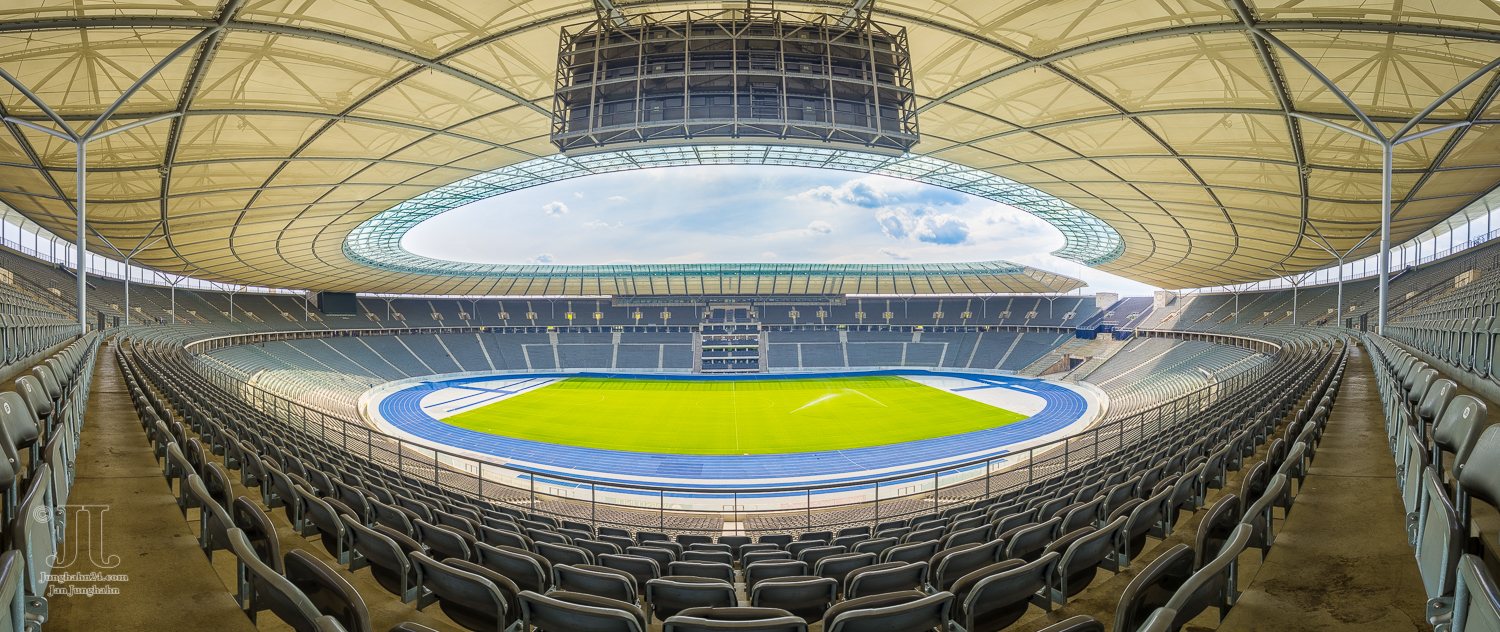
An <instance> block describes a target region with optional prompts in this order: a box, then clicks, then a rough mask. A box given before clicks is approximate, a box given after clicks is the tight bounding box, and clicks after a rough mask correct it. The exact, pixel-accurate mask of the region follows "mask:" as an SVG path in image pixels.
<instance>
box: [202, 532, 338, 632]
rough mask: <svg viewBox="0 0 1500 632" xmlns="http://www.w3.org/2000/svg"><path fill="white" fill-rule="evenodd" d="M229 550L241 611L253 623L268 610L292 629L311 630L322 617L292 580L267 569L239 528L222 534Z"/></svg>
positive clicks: (268, 567) (269, 568)
mask: <svg viewBox="0 0 1500 632" xmlns="http://www.w3.org/2000/svg"><path fill="white" fill-rule="evenodd" d="M225 539H226V540H228V546H227V547H226V548H228V549H229V550H230V551H231V552H232V553H234V556H235V558H236V559H237V560H238V561H237V567H238V569H239V570H238V572H237V573H236V576H237V577H239V580H238V581H239V586H238V587H237V588H236V593H237V595H238V601H239V604H240V608H241V609H242V610H244V612H245V615H246V616H248V617H250V622H251V623H252V624H253V623H255V619H256V614H257V613H259V612H260V611H262V610H270V611H271V612H272V614H275V615H276V616H277V618H279V619H281V620H282V621H285V622H286V623H287V625H290V626H292V627H293V628H295V629H301V630H312V629H314V623H313V622H314V621H315V620H317V619H318V618H319V617H321V616H323V613H321V612H319V611H318V608H317V606H315V605H313V602H312V601H311V600H309V599H308V598H307V595H304V594H302V590H301V589H299V588H297V586H296V585H294V584H293V583H292V582H291V580H288V579H287V578H285V577H283V576H281V574H280V573H277V572H276V571H275V570H274V569H272V568H271V567H270V566H267V565H266V564H265V563H264V562H261V561H260V557H259V556H258V555H256V553H255V549H254V548H253V547H251V546H250V541H249V540H247V539H245V537H244V534H243V533H241V532H240V530H239V529H230V530H229V531H228V532H227V533H226V534H225Z"/></svg>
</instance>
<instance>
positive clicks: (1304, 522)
mask: <svg viewBox="0 0 1500 632" xmlns="http://www.w3.org/2000/svg"><path fill="white" fill-rule="evenodd" d="M1388 445H1389V444H1388V443H1387V440H1386V433H1385V417H1384V413H1383V412H1382V409H1381V405H1380V390H1379V388H1378V387H1377V386H1376V383H1375V375H1374V373H1373V372H1372V369H1371V366H1370V358H1369V356H1368V355H1367V354H1366V353H1365V350H1364V349H1362V348H1356V349H1355V350H1354V355H1353V356H1352V357H1351V358H1350V360H1349V367H1348V369H1347V370H1346V371H1345V373H1344V385H1343V388H1342V390H1341V391H1340V393H1339V400H1338V404H1337V405H1335V406H1334V409H1333V412H1332V414H1331V415H1330V416H1329V420H1328V430H1327V431H1326V432H1325V433H1324V435H1323V441H1322V442H1321V443H1320V444H1319V447H1318V454H1317V456H1316V458H1315V459H1314V461H1313V463H1312V467H1311V468H1309V470H1308V477H1307V486H1306V487H1305V488H1304V489H1303V490H1302V492H1301V493H1300V494H1299V495H1298V496H1297V502H1296V505H1295V506H1293V508H1292V515H1291V517H1289V518H1288V519H1287V520H1286V522H1285V523H1283V525H1282V530H1281V531H1280V532H1279V534H1278V535H1277V540H1276V545H1275V546H1273V547H1272V548H1271V553H1270V555H1268V556H1267V557H1266V563H1265V564H1264V565H1263V566H1262V567H1261V568H1260V571H1259V572H1258V573H1257V574H1256V576H1255V579H1254V581H1252V582H1251V583H1250V586H1249V587H1248V588H1247V589H1246V591H1245V594H1244V596H1243V597H1242V598H1241V601H1240V602H1239V604H1237V605H1236V606H1235V607H1234V609H1233V610H1230V612H1229V616H1228V617H1226V618H1225V620H1224V624H1223V625H1221V626H1219V630H1221V631H1225V632H1241V631H1256V632H1259V631H1262V630H1264V631H1270V630H1350V629H1358V630H1362V631H1384V630H1389V631H1392V632H1395V631H1406V630H1430V629H1432V626H1431V625H1428V623H1427V621H1426V619H1425V618H1424V613H1425V611H1426V602H1427V598H1426V595H1425V593H1424V592H1423V590H1422V578H1421V575H1420V574H1419V573H1418V571H1417V562H1416V559H1415V558H1414V557H1413V552H1412V549H1411V547H1409V546H1407V544H1406V510H1405V509H1404V508H1403V507H1402V505H1401V494H1400V491H1399V490H1398V489H1397V488H1396V465H1395V462H1394V461H1393V459H1392V457H1391V453H1390V449H1389V447H1388Z"/></svg>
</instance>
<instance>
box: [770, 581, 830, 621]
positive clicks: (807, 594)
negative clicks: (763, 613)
mask: <svg viewBox="0 0 1500 632" xmlns="http://www.w3.org/2000/svg"><path fill="white" fill-rule="evenodd" d="M748 591H749V593H750V605H751V606H753V607H756V608H780V609H782V610H786V611H787V612H790V613H792V614H794V615H796V616H799V617H802V618H803V620H806V621H808V622H809V623H811V622H812V621H814V620H816V619H820V618H822V617H823V613H824V612H827V610H828V608H829V607H830V606H832V605H833V603H834V602H835V601H837V600H838V582H836V581H834V580H832V579H829V578H827V577H813V576H809V575H797V576H791V577H772V578H768V579H763V580H760V581H758V582H756V583H755V586H754V587H752V588H749V589H748Z"/></svg>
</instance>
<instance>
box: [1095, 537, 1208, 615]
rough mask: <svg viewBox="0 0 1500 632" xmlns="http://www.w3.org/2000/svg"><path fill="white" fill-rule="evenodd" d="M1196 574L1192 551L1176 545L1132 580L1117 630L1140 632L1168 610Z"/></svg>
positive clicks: (1122, 595) (1119, 611) (1118, 612)
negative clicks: (1162, 609)
mask: <svg viewBox="0 0 1500 632" xmlns="http://www.w3.org/2000/svg"><path fill="white" fill-rule="evenodd" d="M1192 574H1193V549H1192V547H1190V546H1188V545H1186V544H1177V545H1174V546H1173V547H1172V548H1170V549H1167V551H1166V552H1164V553H1162V555H1161V556H1159V557H1157V558H1156V559H1155V560H1152V561H1151V563H1150V564H1147V565H1146V567H1145V568H1143V569H1141V572H1139V573H1137V574H1136V576H1135V577H1133V578H1131V579H1130V583H1129V584H1126V585H1125V590H1124V592H1121V593H1120V601H1119V604H1118V606H1117V607H1116V608H1115V625H1114V629H1115V630H1137V629H1141V627H1142V626H1143V625H1144V624H1145V623H1146V620H1147V619H1148V618H1150V617H1151V613H1152V612H1155V611H1156V610H1157V609H1158V608H1160V607H1162V606H1165V605H1166V604H1167V602H1168V601H1170V600H1171V599H1172V596H1173V595H1175V594H1176V593H1177V589H1178V588H1180V587H1182V585H1183V584H1184V583H1185V582H1187V580H1188V578H1189V577H1191V576H1192Z"/></svg>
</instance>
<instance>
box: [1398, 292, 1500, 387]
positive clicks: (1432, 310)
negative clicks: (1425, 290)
mask: <svg viewBox="0 0 1500 632" xmlns="http://www.w3.org/2000/svg"><path fill="white" fill-rule="evenodd" d="M1484 283H1485V284H1481V283H1472V284H1470V285H1469V286H1466V287H1463V288H1458V289H1456V290H1454V291H1453V292H1452V293H1451V294H1449V295H1447V296H1444V297H1442V298H1440V299H1438V300H1436V301H1433V302H1431V303H1427V304H1424V305H1421V306H1417V307H1415V308H1412V309H1410V310H1407V311H1404V312H1402V313H1401V314H1400V315H1399V318H1397V319H1396V320H1395V321H1394V322H1392V323H1390V324H1389V325H1388V326H1387V327H1386V329H1387V331H1386V332H1385V334H1386V335H1387V336H1389V337H1390V338H1391V339H1394V340H1399V341H1401V342H1404V343H1406V344H1409V345H1411V346H1413V347H1416V348H1418V349H1421V350H1422V351H1425V352H1427V353H1429V354H1431V355H1433V356H1435V357H1437V358H1438V359H1439V360H1442V361H1444V362H1447V363H1449V364H1451V365H1453V366H1454V367H1457V368H1460V369H1462V370H1463V371H1467V372H1470V373H1473V374H1475V375H1477V376H1479V377H1481V378H1485V379H1488V380H1491V381H1495V382H1497V383H1500V376H1496V375H1495V370H1494V368H1493V367H1492V366H1491V363H1492V360H1491V358H1493V357H1494V355H1495V353H1494V346H1495V344H1496V343H1497V342H1500V322H1497V321H1496V319H1495V317H1496V316H1497V315H1500V314H1497V313H1496V308H1497V302H1496V301H1497V298H1496V296H1495V293H1496V289H1495V288H1494V287H1493V282H1492V281H1489V280H1486V281H1485V282H1484Z"/></svg>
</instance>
